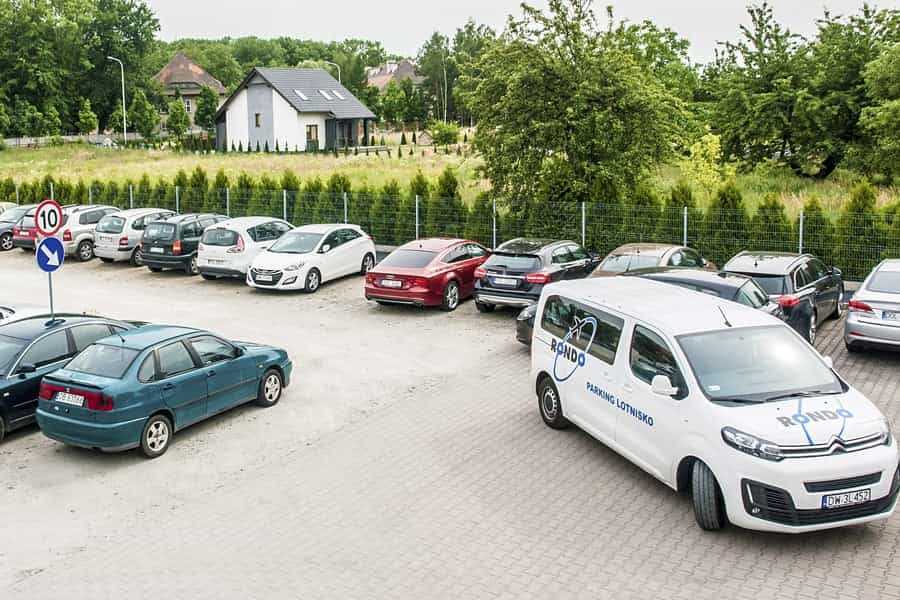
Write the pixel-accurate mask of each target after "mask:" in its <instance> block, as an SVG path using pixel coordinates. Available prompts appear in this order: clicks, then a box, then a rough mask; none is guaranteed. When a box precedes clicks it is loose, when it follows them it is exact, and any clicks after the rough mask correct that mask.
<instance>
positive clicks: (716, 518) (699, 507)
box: [691, 460, 728, 531]
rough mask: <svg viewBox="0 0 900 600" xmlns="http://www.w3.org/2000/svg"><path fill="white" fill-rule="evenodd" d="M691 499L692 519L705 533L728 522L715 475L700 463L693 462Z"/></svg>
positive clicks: (704, 464)
mask: <svg viewBox="0 0 900 600" xmlns="http://www.w3.org/2000/svg"><path fill="white" fill-rule="evenodd" d="M691 497H692V498H693V502H694V518H695V519H696V520H697V525H699V526H700V528H701V529H705V530H706V531H716V530H718V529H722V528H723V527H725V523H727V522H728V519H727V518H726V514H725V500H724V499H723V498H722V490H721V489H720V488H719V483H718V482H717V481H716V477H715V475H713V472H712V471H711V470H710V469H709V467H707V466H706V463H704V462H702V461H699V460H698V461H695V462H694V468H693V472H692V473H691Z"/></svg>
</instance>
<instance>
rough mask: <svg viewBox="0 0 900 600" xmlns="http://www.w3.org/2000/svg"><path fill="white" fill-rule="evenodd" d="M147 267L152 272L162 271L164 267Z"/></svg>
mask: <svg viewBox="0 0 900 600" xmlns="http://www.w3.org/2000/svg"><path fill="white" fill-rule="evenodd" d="M147 268H148V269H150V272H151V273H161V272H162V269H161V268H160V267H147Z"/></svg>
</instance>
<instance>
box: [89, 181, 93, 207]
mask: <svg viewBox="0 0 900 600" xmlns="http://www.w3.org/2000/svg"><path fill="white" fill-rule="evenodd" d="M93 203H94V186H92V185H89V186H88V204H93Z"/></svg>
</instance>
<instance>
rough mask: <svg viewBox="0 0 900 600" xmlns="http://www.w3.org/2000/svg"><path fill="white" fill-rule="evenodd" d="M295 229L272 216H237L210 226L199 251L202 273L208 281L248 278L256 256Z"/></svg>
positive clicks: (202, 239)
mask: <svg viewBox="0 0 900 600" xmlns="http://www.w3.org/2000/svg"><path fill="white" fill-rule="evenodd" d="M293 228H294V226H293V225H291V224H290V223H288V222H287V221H282V220H281V219H275V218H273V217H237V218H235V219H229V220H227V221H222V222H221V223H217V224H216V225H214V226H212V227H208V228H207V229H206V230H205V231H204V232H203V237H202V238H201V239H200V250H199V252H198V253H197V268H198V269H200V275H202V276H203V279H207V280H209V279H218V278H219V277H240V278H244V277H246V276H247V269H249V268H250V265H251V264H253V259H255V258H256V256H257V255H258V254H259V253H260V252H262V251H263V250H265V249H266V248H268V247H269V246H271V245H272V243H273V242H275V240H277V239H278V238H280V237H281V236H282V235H284V234H285V233H287V232H288V231H290V230H291V229H293Z"/></svg>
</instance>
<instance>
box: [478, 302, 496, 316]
mask: <svg viewBox="0 0 900 600" xmlns="http://www.w3.org/2000/svg"><path fill="white" fill-rule="evenodd" d="M475 308H477V309H478V312H480V313H489V312H494V309H495V308H497V307H496V306H495V305H493V304H485V303H484V302H479V301H478V300H476V301H475Z"/></svg>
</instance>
